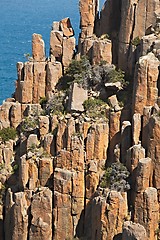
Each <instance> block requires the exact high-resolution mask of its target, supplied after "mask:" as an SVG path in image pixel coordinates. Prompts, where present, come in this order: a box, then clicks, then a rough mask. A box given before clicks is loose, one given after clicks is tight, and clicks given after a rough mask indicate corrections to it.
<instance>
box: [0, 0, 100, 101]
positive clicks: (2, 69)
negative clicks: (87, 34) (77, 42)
mask: <svg viewBox="0 0 160 240" xmlns="http://www.w3.org/2000/svg"><path fill="white" fill-rule="evenodd" d="M102 2H104V1H102V0H101V1H100V4H101V5H102ZM78 5H79V1H78V0H0V16H1V20H0V104H1V103H2V101H3V100H4V99H6V98H8V97H11V95H12V93H13V92H14V90H15V80H16V79H17V72H16V63H17V62H18V61H26V59H25V57H24V54H25V53H31V39H32V34H33V33H39V34H41V35H42V37H43V39H44V41H45V45H46V55H47V56H48V55H49V35H50V31H51V26H52V22H53V21H59V20H61V19H62V18H65V17H70V19H71V23H72V26H73V28H74V30H75V35H76V37H78V34H79V7H78Z"/></svg>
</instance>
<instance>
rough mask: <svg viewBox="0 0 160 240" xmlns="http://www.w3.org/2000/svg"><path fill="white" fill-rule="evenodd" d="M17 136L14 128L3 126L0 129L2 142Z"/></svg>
mask: <svg viewBox="0 0 160 240" xmlns="http://www.w3.org/2000/svg"><path fill="white" fill-rule="evenodd" d="M16 136H17V131H16V129H14V128H9V127H8V128H3V129H2V130H0V138H1V139H2V141H3V142H6V141H8V140H10V139H12V140H14V139H15V138H16Z"/></svg>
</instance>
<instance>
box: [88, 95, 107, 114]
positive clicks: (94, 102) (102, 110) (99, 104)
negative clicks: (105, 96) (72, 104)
mask: <svg viewBox="0 0 160 240" xmlns="http://www.w3.org/2000/svg"><path fill="white" fill-rule="evenodd" d="M83 106H84V110H85V111H86V113H87V115H88V116H89V117H91V118H105V117H106V106H107V103H106V102H104V101H102V100H101V99H97V98H89V99H88V100H86V101H84V103H83Z"/></svg>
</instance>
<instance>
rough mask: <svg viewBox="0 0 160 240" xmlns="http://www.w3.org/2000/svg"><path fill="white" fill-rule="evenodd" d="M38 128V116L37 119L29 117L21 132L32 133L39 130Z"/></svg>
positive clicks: (25, 120) (23, 123) (24, 121)
mask: <svg viewBox="0 0 160 240" xmlns="http://www.w3.org/2000/svg"><path fill="white" fill-rule="evenodd" d="M37 126H38V116H35V117H33V116H32V117H31V116H28V117H26V118H25V119H24V120H23V121H22V124H21V130H22V132H27V131H31V130H33V129H35V128H37Z"/></svg>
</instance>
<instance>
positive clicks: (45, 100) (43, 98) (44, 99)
mask: <svg viewBox="0 0 160 240" xmlns="http://www.w3.org/2000/svg"><path fill="white" fill-rule="evenodd" d="M46 103H47V98H46V97H41V98H40V101H39V104H40V105H41V107H42V108H43V107H45V105H46Z"/></svg>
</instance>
